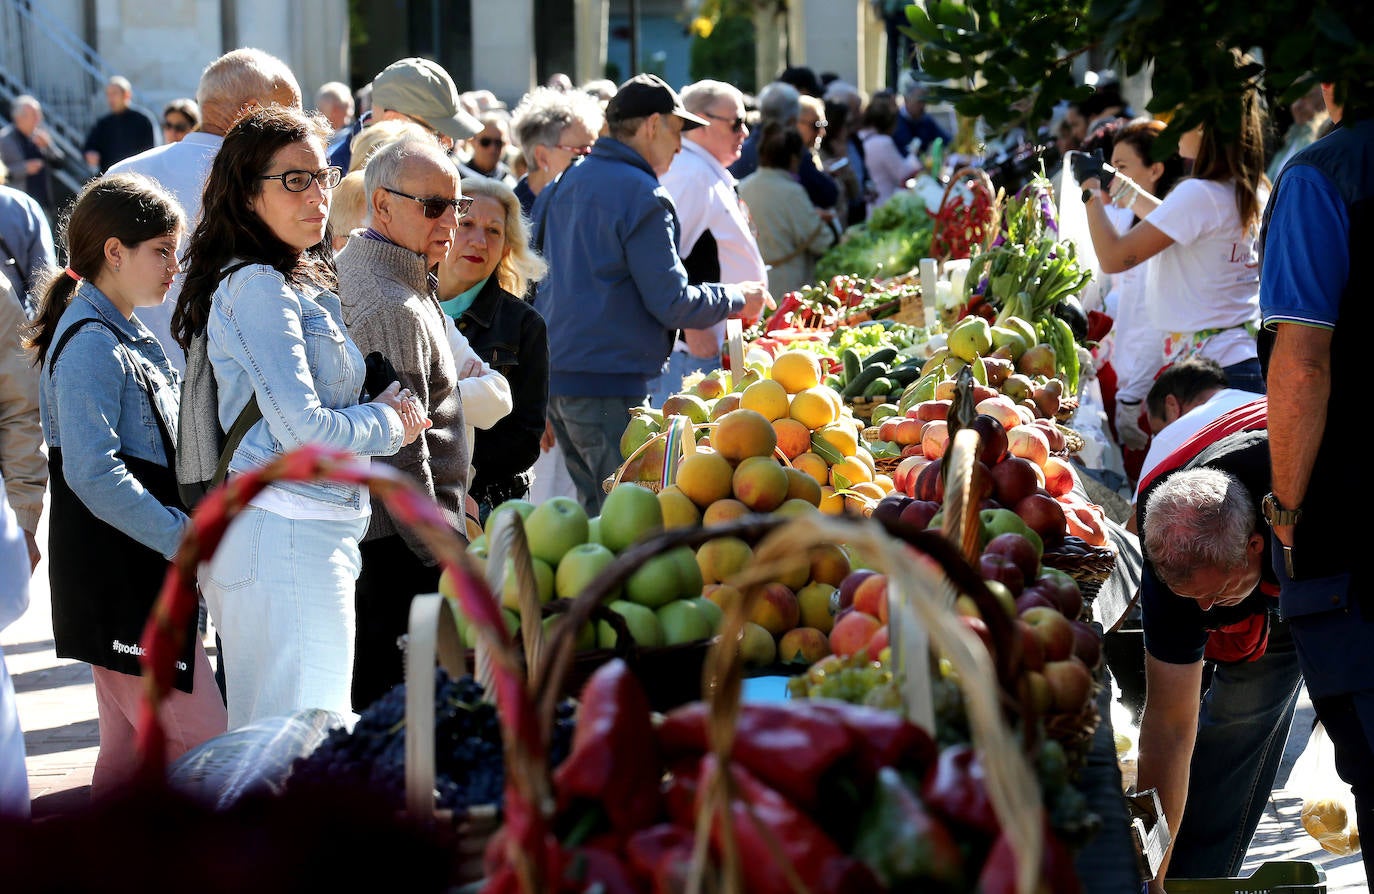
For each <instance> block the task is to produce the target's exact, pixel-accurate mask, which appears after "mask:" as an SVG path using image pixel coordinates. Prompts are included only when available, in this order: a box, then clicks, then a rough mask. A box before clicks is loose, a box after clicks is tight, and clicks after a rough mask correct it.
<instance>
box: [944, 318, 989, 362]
mask: <svg viewBox="0 0 1374 894" xmlns="http://www.w3.org/2000/svg"><path fill="white" fill-rule="evenodd" d="M946 344H947V345H948V346H949V352H950V353H951V354H953V355H954V356H955V357H958V358H959V359H960V360H963V361H964V362H966V363H972V362H973V361H974V358H976V357H979V356H981V355H983V354H986V353H987V352H988V351H991V350H992V331H991V327H990V326H988V321H987V320H985V319H983V318H982V317H979V316H967V317H964V318H963V319H962V320H960V321H959V323H958V325H956V326H955V327H954V328H953V329H952V330H951V331H950V333H949V338H948V341H947V342H946Z"/></svg>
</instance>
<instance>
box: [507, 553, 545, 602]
mask: <svg viewBox="0 0 1374 894" xmlns="http://www.w3.org/2000/svg"><path fill="white" fill-rule="evenodd" d="M530 565H531V566H533V567H534V582H535V590H536V592H537V593H538V594H539V603H540V604H541V605H542V604H544V603H545V602H552V601H553V566H552V565H550V564H549V563H548V562H545V561H544V560H543V559H531V560H530ZM501 604H502V605H503V606H505V607H506V608H508V609H510V610H511V611H513V612H516V613H517V614H518V613H519V611H520V587H519V585H518V583H517V582H516V577H515V562H514V561H512V560H510V559H507V560H506V580H505V584H504V585H503V586H502V587H501Z"/></svg>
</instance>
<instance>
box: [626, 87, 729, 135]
mask: <svg viewBox="0 0 1374 894" xmlns="http://www.w3.org/2000/svg"><path fill="white" fill-rule="evenodd" d="M655 113H657V114H659V115H676V116H678V117H679V118H681V119H682V121H683V124H682V129H683V130H684V131H686V130H692V129H693V128H696V127H705V126H706V125H707V124H709V123H710V122H708V121H707V120H706V119H704V118H699V117H697V116H696V115H693V114H692V113H691V112H689V111H687V109H685V108H684V107H683V105H682V98H681V97H679V96H678V95H677V92H676V91H675V90H673V88H672V87H669V86H668V85H667V84H665V83H664V82H663V79H662V78H660V77H658V76H657V75H651V74H638V75H635V76H634V77H632V78H630V79H629V80H628V81H626V82H625V83H623V84H621V85H620V87H619V88H618V89H617V90H616V93H615V96H613V97H611V101H610V103H609V104H608V105H607V106H606V119H607V120H608V121H625V120H628V119H630V118H644V117H647V116H649V115H653V114H655Z"/></svg>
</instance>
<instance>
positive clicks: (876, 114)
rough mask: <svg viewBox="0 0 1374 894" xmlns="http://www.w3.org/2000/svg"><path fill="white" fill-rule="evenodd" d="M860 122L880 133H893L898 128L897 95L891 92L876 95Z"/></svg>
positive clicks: (880, 92)
mask: <svg viewBox="0 0 1374 894" xmlns="http://www.w3.org/2000/svg"><path fill="white" fill-rule="evenodd" d="M860 120H861V121H862V123H863V126H865V127H871V128H873V129H874V130H876V131H877V132H878V133H892V131H893V129H894V128H896V126H897V94H895V93H893V92H892V91H891V90H879V91H878V92H877V93H874V94H873V96H872V98H871V99H869V101H868V106H867V107H866V108H865V109H864V112H863V116H862V118H861V119H860Z"/></svg>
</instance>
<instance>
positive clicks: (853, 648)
mask: <svg viewBox="0 0 1374 894" xmlns="http://www.w3.org/2000/svg"><path fill="white" fill-rule="evenodd" d="M882 626H883V623H882V622H881V621H879V620H878V619H877V618H875V617H873V616H872V615H869V614H865V613H863V612H861V611H849V612H847V613H846V614H845V616H844V617H842V618H837V619H836V621H835V626H834V628H833V629H832V630H831V631H830V651H832V652H834V653H835V654H836V655H843V656H846V657H848V656H850V655H853V654H854V653H856V652H858V651H860V650H861V649H865V648H867V646H868V641H869V640H871V639H873V635H874V634H875V633H877V632H878V628H880V627H882Z"/></svg>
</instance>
